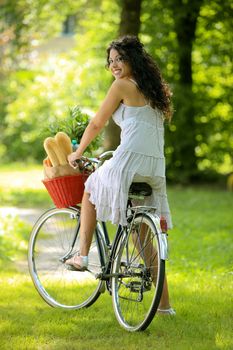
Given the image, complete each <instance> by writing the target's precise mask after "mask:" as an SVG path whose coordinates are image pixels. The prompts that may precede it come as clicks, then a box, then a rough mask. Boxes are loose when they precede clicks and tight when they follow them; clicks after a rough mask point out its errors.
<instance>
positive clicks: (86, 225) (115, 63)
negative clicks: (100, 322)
mask: <svg viewBox="0 0 233 350" xmlns="http://www.w3.org/2000/svg"><path fill="white" fill-rule="evenodd" d="M107 65H108V67H109V69H110V71H111V73H112V75H113V76H114V78H115V81H114V82H113V83H112V85H111V87H110V89H109V91H108V93H107V96H106V98H105V100H104V101H103V103H102V105H101V107H100V109H99V111H98V112H97V114H96V115H95V117H94V118H93V119H92V120H91V121H90V123H89V125H88V127H87V128H86V130H85V132H84V134H83V137H82V139H81V141H80V145H79V147H78V149H77V150H76V151H75V152H73V153H71V154H70V155H69V157H68V160H69V163H70V165H71V166H74V162H75V160H77V159H80V158H81V157H82V155H83V153H84V151H85V149H86V148H87V146H88V145H89V144H90V143H91V141H92V140H93V139H94V138H95V137H96V136H97V135H98V134H99V133H100V131H101V130H102V128H103V127H104V126H105V124H106V122H107V121H108V119H109V118H110V117H111V116H113V120H114V121H115V123H116V124H118V125H119V126H120V128H121V143H120V145H119V147H118V148H117V149H116V151H115V152H114V154H113V157H112V158H111V159H110V160H108V161H106V162H105V163H104V164H103V166H101V167H100V168H99V169H97V170H96V171H95V172H94V173H93V174H92V175H91V176H90V177H89V178H88V180H87V181H86V184H85V192H84V195H83V199H82V209H81V227H80V237H81V238H80V239H81V243H80V250H81V251H80V256H74V257H73V258H71V259H69V260H67V261H66V263H67V264H68V265H72V266H73V267H75V268H76V269H77V270H81V271H83V270H85V269H87V266H88V252H89V249H90V244H91V240H92V235H93V232H94V229H95V226H96V219H98V220H100V221H112V223H114V224H121V225H125V224H126V216H125V212H126V205H127V198H128V191H129V187H130V185H131V183H132V182H133V181H137V182H147V183H149V184H150V185H151V187H152V189H153V192H152V195H151V196H150V197H149V198H148V199H146V201H145V204H146V205H153V206H156V207H157V208H158V214H159V215H163V216H165V218H166V220H167V223H168V227H169V228H171V226H172V224H171V218H170V212H169V206H168V202H167V196H166V180H165V158H164V153H163V152H164V151H163V148H164V140H163V137H164V135H163V134H164V129H163V122H164V119H168V120H169V119H170V118H171V110H170V91H169V89H168V87H167V85H166V84H165V82H164V81H163V79H162V76H161V73H160V71H159V69H158V67H157V65H156V64H155V63H154V61H153V60H152V58H151V57H150V55H149V54H148V53H147V52H146V51H145V49H144V47H143V44H142V43H141V42H140V41H139V40H138V39H137V38H136V37H134V36H125V37H123V38H121V39H119V40H116V41H113V42H112V43H111V44H110V46H109V47H108V49H107ZM159 308H160V310H161V312H164V313H169V314H171V313H173V312H174V310H173V309H171V308H170V304H169V297H168V290H167V283H166V282H165V285H164V290H163V295H162V298H161V302H160V307H159Z"/></svg>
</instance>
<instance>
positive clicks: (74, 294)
mask: <svg viewBox="0 0 233 350" xmlns="http://www.w3.org/2000/svg"><path fill="white" fill-rule="evenodd" d="M79 219H80V212H79V209H78V208H73V207H72V208H65V209H56V208H54V209H50V210H48V211H46V212H45V213H44V214H43V215H42V216H41V217H40V218H39V219H38V221H37V222H36V223H35V225H34V227H33V228H32V232H31V235H30V240H29V246H28V266H29V271H30V275H31V278H32V281H33V283H34V286H35V288H36V290H37V291H38V293H39V294H40V296H41V297H42V298H43V299H44V301H45V302H46V303H47V304H49V305H50V306H52V307H60V308H63V309H67V310H68V309H81V308H83V307H88V306H90V305H91V304H93V303H94V302H95V301H96V300H97V298H98V297H99V295H100V293H101V292H103V288H104V284H103V282H102V281H100V280H97V279H96V278H95V276H94V274H95V273H99V272H101V263H100V254H102V256H103V257H104V259H105V242H104V237H103V235H102V231H101V227H100V225H99V224H97V228H96V232H95V234H94V236H93V240H92V244H91V248H90V253H89V265H88V271H85V272H78V271H71V270H69V269H68V267H67V265H65V263H64V262H65V260H64V256H66V255H67V253H68V252H69V251H70V248H71V242H72V241H73V240H74V235H75V234H76V232H77V230H78V228H79ZM97 236H98V242H99V243H98V244H97V239H96V238H97ZM100 250H101V252H100ZM78 251H79V235H78V234H77V239H76V242H75V245H74V248H73V250H72V254H75V253H77V252H78ZM89 270H90V271H91V272H89Z"/></svg>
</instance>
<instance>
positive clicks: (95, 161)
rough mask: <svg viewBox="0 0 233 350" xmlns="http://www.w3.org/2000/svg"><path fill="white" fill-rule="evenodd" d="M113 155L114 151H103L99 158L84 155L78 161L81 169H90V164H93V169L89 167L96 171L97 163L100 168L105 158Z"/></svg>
mask: <svg viewBox="0 0 233 350" xmlns="http://www.w3.org/2000/svg"><path fill="white" fill-rule="evenodd" d="M112 155H113V151H106V152H104V153H102V154H101V155H100V156H99V157H98V158H89V157H84V156H82V157H81V159H77V160H76V163H77V166H78V167H79V169H80V170H81V171H83V170H88V167H89V166H92V169H89V170H92V171H94V170H95V165H97V168H98V167H99V166H100V165H101V164H102V163H103V160H104V159H105V158H106V157H108V156H112Z"/></svg>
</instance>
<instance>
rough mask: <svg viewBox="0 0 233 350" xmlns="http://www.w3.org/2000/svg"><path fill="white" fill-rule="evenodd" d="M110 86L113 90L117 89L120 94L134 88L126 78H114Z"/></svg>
mask: <svg viewBox="0 0 233 350" xmlns="http://www.w3.org/2000/svg"><path fill="white" fill-rule="evenodd" d="M111 88H112V89H113V90H115V91H118V92H120V93H121V95H122V94H123V95H125V93H126V94H127V93H129V92H130V91H133V90H135V85H134V84H132V83H131V82H130V81H129V80H128V79H125V78H120V79H116V80H114V82H113V83H112V86H111Z"/></svg>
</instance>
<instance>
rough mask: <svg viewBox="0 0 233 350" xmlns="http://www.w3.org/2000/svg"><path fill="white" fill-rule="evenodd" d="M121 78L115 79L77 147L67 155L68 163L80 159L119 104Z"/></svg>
mask: <svg viewBox="0 0 233 350" xmlns="http://www.w3.org/2000/svg"><path fill="white" fill-rule="evenodd" d="M120 80H121V79H118V80H115V81H114V82H113V83H112V85H111V87H110V89H109V91H108V93H107V95H106V97H105V99H104V101H103V103H102V105H101V107H100V109H99V110H98V112H97V113H96V115H95V117H94V118H93V119H92V120H91V121H90V123H89V124H88V126H87V128H86V130H85V131H84V133H83V136H82V138H81V141H80V144H79V147H78V149H77V150H76V151H75V152H73V153H71V154H70V155H69V156H68V160H69V163H70V164H71V165H72V163H73V162H74V161H75V160H76V159H80V158H81V156H82V154H83V152H84V151H85V149H86V148H87V147H88V146H89V144H90V143H91V141H92V140H93V139H94V138H95V137H96V136H97V135H98V134H99V133H100V131H101V130H102V129H103V127H104V126H105V124H106V122H107V121H108V120H109V119H110V117H111V116H112V114H113V112H114V111H115V110H116V109H117V107H118V106H119V104H120V102H121V100H122V99H123V91H124V89H122V85H123V84H124V83H123V82H122V81H120Z"/></svg>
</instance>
